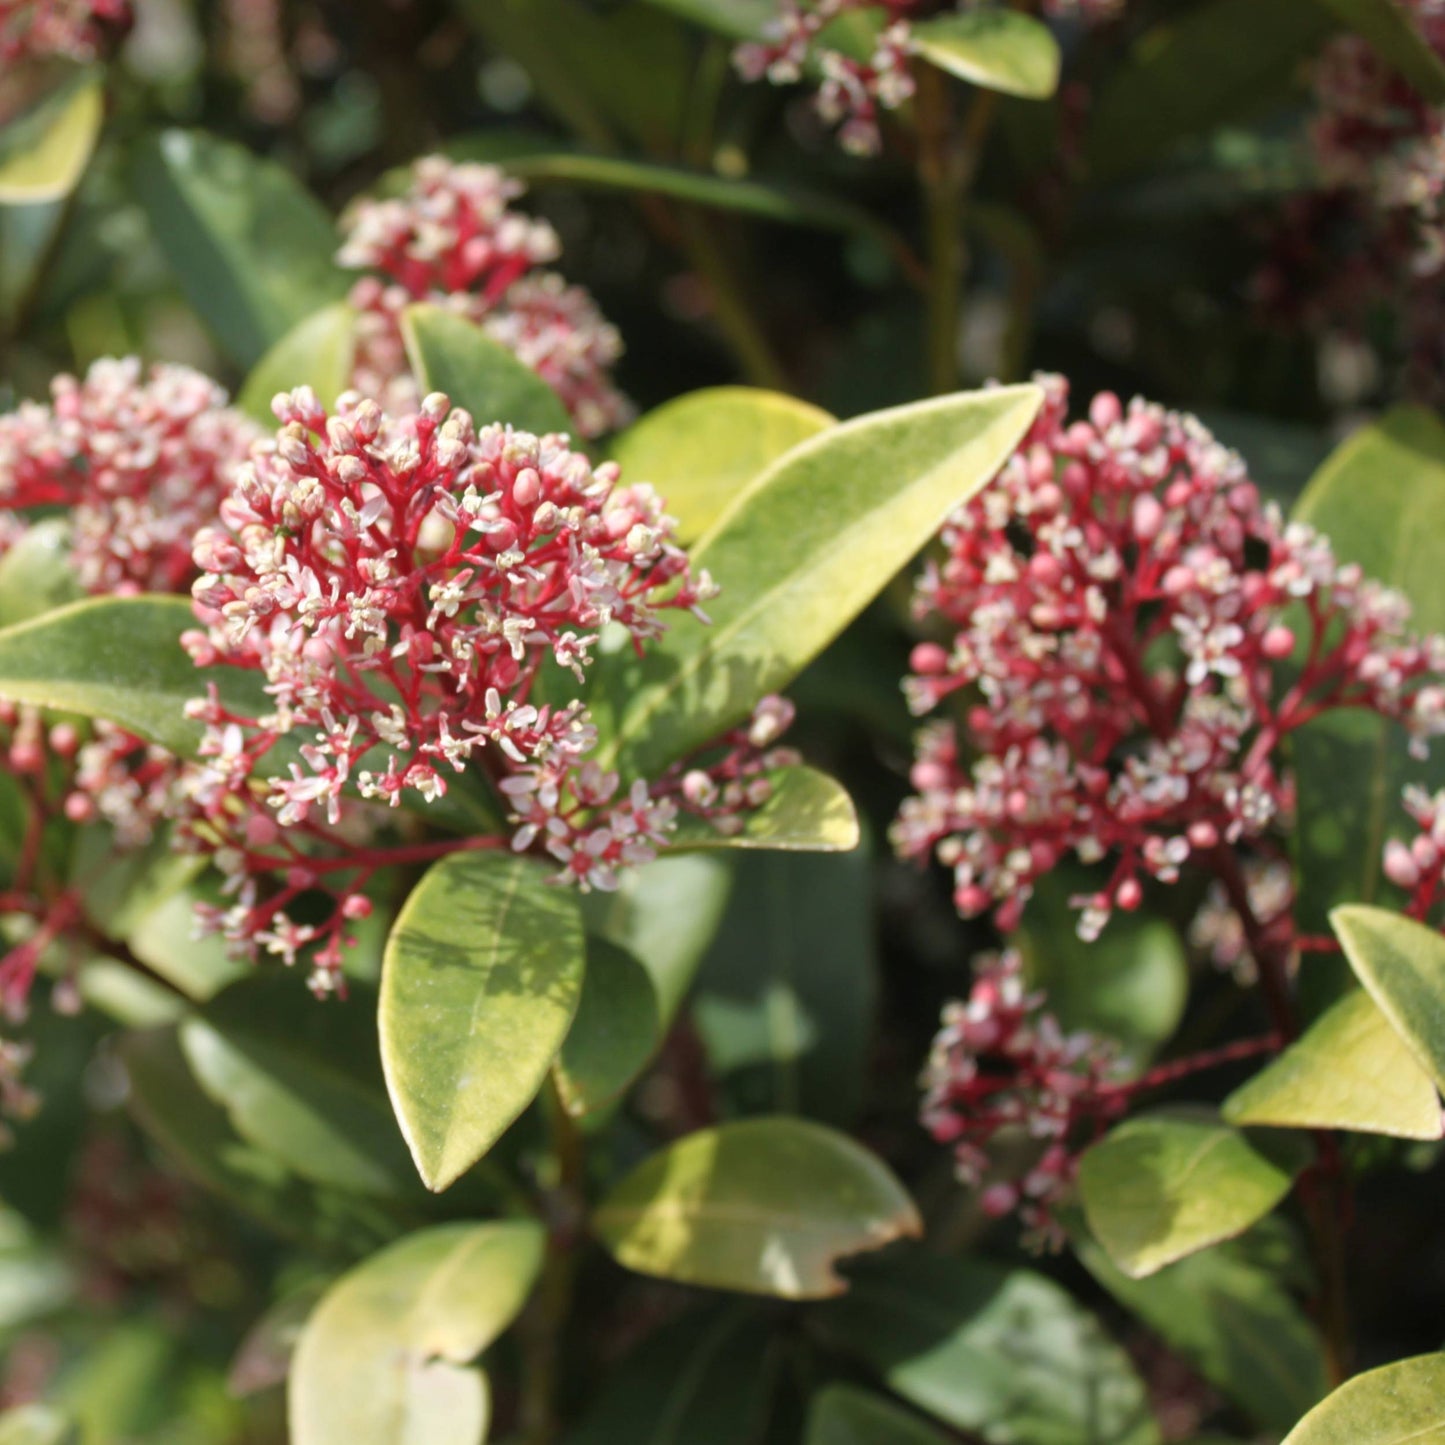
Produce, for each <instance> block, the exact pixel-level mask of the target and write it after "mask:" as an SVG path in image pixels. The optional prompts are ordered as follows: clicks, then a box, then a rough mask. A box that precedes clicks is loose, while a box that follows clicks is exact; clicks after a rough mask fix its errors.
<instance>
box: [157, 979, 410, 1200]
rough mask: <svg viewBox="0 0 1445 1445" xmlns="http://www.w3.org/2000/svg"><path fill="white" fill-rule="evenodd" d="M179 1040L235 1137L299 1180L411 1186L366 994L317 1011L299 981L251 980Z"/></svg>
mask: <svg viewBox="0 0 1445 1445" xmlns="http://www.w3.org/2000/svg"><path fill="white" fill-rule="evenodd" d="M180 1038H181V1047H182V1048H183V1049H184V1050H185V1055H186V1059H187V1062H189V1064H190V1066H191V1070H192V1072H193V1073H194V1074H195V1076H196V1078H197V1080H198V1081H199V1082H200V1085H201V1087H202V1088H203V1089H204V1090H205V1091H206V1093H207V1094H209V1095H210V1097H211V1099H212V1100H213V1101H214V1102H215V1103H216V1104H217V1105H219V1106H220V1107H221V1108H223V1109H224V1110H225V1111H226V1114H227V1117H228V1118H229V1119H230V1121H231V1124H232V1127H233V1128H234V1129H235V1131H236V1132H237V1133H238V1134H239V1135H240V1136H241V1137H242V1138H243V1139H246V1140H247V1141H249V1142H250V1143H252V1144H254V1145H255V1146H256V1147H257V1148H259V1149H264V1150H266V1151H267V1152H268V1153H271V1154H274V1155H275V1156H276V1158H278V1159H279V1160H281V1162H282V1163H283V1164H285V1166H286V1167H287V1168H288V1169H290V1170H291V1171H292V1173H294V1174H296V1175H297V1176H298V1177H299V1178H301V1179H305V1180H309V1181H311V1182H312V1183H315V1184H331V1185H335V1186H336V1187H337V1188H339V1189H346V1190H350V1191H352V1192H355V1193H359V1194H377V1195H392V1194H398V1193H401V1192H402V1191H403V1190H404V1189H405V1187H406V1186H407V1185H408V1184H411V1183H412V1176H411V1172H410V1169H409V1168H408V1163H407V1156H406V1150H405V1148H404V1147H403V1145H402V1141H401V1139H400V1137H399V1136H398V1134H397V1132H396V1128H395V1125H394V1124H393V1122H392V1118H391V1111H390V1110H389V1109H388V1107H387V1101H386V1094H385V1091H384V1090H383V1088H382V1081H381V1076H380V1071H379V1070H378V1069H377V1067H376V1057H377V1043H376V1015H375V1006H374V1004H373V1002H372V1000H371V999H370V998H369V997H368V996H367V994H366V993H365V991H363V992H361V993H360V995H359V996H357V997H353V998H349V999H348V1000H346V1001H345V1002H338V1003H335V1004H329V1005H327V1006H326V1007H324V1008H318V1007H317V1006H316V1002H315V1000H314V999H312V998H311V996H310V994H309V993H308V991H307V989H306V987H305V984H304V980H302V979H301V978H298V977H296V976H295V975H292V974H276V975H272V976H269V977H252V978H248V979H245V980H243V981H242V982H241V983H238V984H233V985H232V986H231V987H230V988H228V989H225V990H224V991H223V992H222V993H220V994H218V995H217V996H216V997H215V998H214V999H212V1000H211V1002H210V1003H208V1004H207V1005H206V1006H205V1008H204V1009H202V1010H200V1011H199V1012H198V1013H196V1014H194V1015H192V1016H191V1017H190V1018H188V1019H186V1020H185V1021H184V1022H183V1023H182V1024H181V1026H180ZM413 1187H414V1185H413Z"/></svg>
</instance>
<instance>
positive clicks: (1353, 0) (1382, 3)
mask: <svg viewBox="0 0 1445 1445" xmlns="http://www.w3.org/2000/svg"><path fill="white" fill-rule="evenodd" d="M1320 3H1321V4H1322V5H1324V6H1325V8H1326V9H1327V10H1330V11H1332V12H1333V13H1334V14H1335V15H1336V16H1337V17H1338V18H1339V19H1340V20H1341V21H1342V22H1343V23H1344V24H1345V25H1347V26H1349V28H1350V29H1351V30H1353V31H1355V32H1356V33H1358V34H1360V35H1362V36H1364V38H1365V39H1366V40H1368V41H1369V42H1370V46H1371V48H1372V49H1373V50H1374V51H1375V53H1376V54H1377V55H1378V56H1379V57H1380V59H1381V60H1383V61H1385V62H1386V63H1387V64H1388V65H1391V66H1393V67H1394V68H1395V69H1396V70H1398V71H1399V72H1400V74H1401V75H1402V76H1404V77H1405V79H1406V80H1408V81H1409V82H1410V84H1411V85H1413V86H1414V87H1415V89H1416V90H1418V91H1419V92H1420V94H1421V95H1423V96H1424V97H1425V99H1426V100H1428V101H1430V102H1431V104H1433V105H1439V104H1441V103H1442V102H1445V62H1442V61H1441V59H1440V57H1439V56H1438V55H1437V54H1436V53H1435V51H1434V50H1433V49H1431V47H1430V44H1429V42H1428V41H1427V40H1426V39H1425V37H1424V35H1423V34H1422V33H1421V31H1420V27H1419V26H1418V25H1417V24H1416V23H1415V20H1414V18H1413V16H1412V15H1411V14H1410V13H1409V11H1407V10H1406V9H1405V7H1404V6H1403V5H1401V4H1400V3H1399V0H1320Z"/></svg>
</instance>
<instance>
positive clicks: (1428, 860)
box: [1384, 787, 1445, 921]
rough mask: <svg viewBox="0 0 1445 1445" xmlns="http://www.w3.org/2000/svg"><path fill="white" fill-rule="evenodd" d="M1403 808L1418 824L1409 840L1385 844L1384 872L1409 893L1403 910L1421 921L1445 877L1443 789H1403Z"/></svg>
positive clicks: (1437, 898)
mask: <svg viewBox="0 0 1445 1445" xmlns="http://www.w3.org/2000/svg"><path fill="white" fill-rule="evenodd" d="M1405 811H1406V812H1407V813H1408V814H1409V815H1410V817H1411V818H1412V819H1413V820H1414V821H1415V823H1416V824H1417V825H1418V827H1419V832H1418V833H1417V834H1416V835H1415V837H1414V838H1412V839H1411V840H1410V842H1408V843H1406V842H1404V841H1403V840H1401V839H1399V838H1392V839H1391V840H1390V841H1389V842H1388V843H1386V844H1385V855H1384V871H1385V876H1386V877H1387V878H1388V879H1389V880H1390V882H1391V883H1393V884H1394V885H1395V886H1396V887H1397V888H1402V889H1404V890H1405V892H1406V893H1407V894H1408V895H1409V902H1408V904H1407V906H1406V910H1405V911H1406V912H1407V913H1408V914H1409V915H1410V916H1411V917H1412V918H1418V919H1421V920H1422V921H1423V920H1424V919H1426V918H1427V917H1428V916H1429V914H1430V912H1431V910H1432V909H1433V908H1434V907H1435V906H1436V904H1438V903H1439V901H1440V897H1441V883H1442V881H1445V791H1441V792H1437V793H1427V792H1426V791H1425V789H1424V788H1418V787H1410V788H1406V789H1405Z"/></svg>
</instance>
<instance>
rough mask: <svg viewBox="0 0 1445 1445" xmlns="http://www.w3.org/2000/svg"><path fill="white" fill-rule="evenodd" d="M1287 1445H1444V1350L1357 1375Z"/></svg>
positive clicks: (1318, 1408)
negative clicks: (1436, 1353)
mask: <svg viewBox="0 0 1445 1445" xmlns="http://www.w3.org/2000/svg"><path fill="white" fill-rule="evenodd" d="M1284 1445H1445V1354H1442V1355H1418V1356H1416V1357H1415V1358H1414V1359H1412V1360H1400V1361H1399V1362H1398V1363H1396V1364H1393V1365H1386V1366H1385V1367H1384V1368H1383V1369H1380V1370H1370V1371H1368V1372H1367V1373H1365V1374H1363V1375H1356V1376H1355V1378H1354V1379H1353V1380H1350V1381H1348V1382H1347V1383H1346V1384H1344V1385H1342V1386H1341V1387H1340V1388H1339V1389H1338V1390H1336V1391H1335V1392H1334V1394H1333V1395H1331V1396H1330V1397H1329V1398H1328V1399H1327V1400H1326V1401H1325V1402H1324V1403H1323V1404H1321V1405H1316V1406H1315V1408H1314V1409H1313V1410H1311V1411H1310V1413H1309V1414H1308V1415H1306V1416H1305V1418H1304V1419H1303V1420H1301V1421H1300V1423H1299V1424H1298V1425H1296V1426H1295V1428H1294V1429H1293V1430H1291V1431H1290V1433H1289V1435H1288V1436H1287V1437H1286V1439H1285V1441H1284Z"/></svg>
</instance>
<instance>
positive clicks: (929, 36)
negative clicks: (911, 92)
mask: <svg viewBox="0 0 1445 1445" xmlns="http://www.w3.org/2000/svg"><path fill="white" fill-rule="evenodd" d="M912 34H913V46H914V49H916V50H917V52H918V53H919V54H920V55H921V56H923V58H924V59H925V60H927V61H929V62H930V63H932V64H933V65H936V66H937V67H938V68H939V69H940V70H946V71H947V72H948V73H949V74H950V75H956V76H957V77H958V78H959V79H960V80H966V81H968V82H969V83H970V84H972V85H978V86H982V87H984V88H985V89H986V90H997V91H1001V92H1002V93H1003V94H1005V95H1021V96H1023V97H1024V98H1025V99H1027V100H1044V99H1046V98H1047V97H1048V96H1051V95H1052V94H1053V93H1054V92H1055V91H1056V90H1057V89H1058V88H1059V63H1060V56H1059V42H1058V41H1057V40H1055V39H1054V37H1053V32H1052V31H1050V30H1049V28H1048V26H1047V25H1044V24H1043V23H1042V22H1041V21H1038V20H1035V19H1033V18H1032V16H1029V15H1024V14H1022V13H1020V12H1019V11H1017V10H1006V9H1002V8H997V9H995V8H990V9H986V10H965V11H963V12H961V13H960V14H957V15H940V16H938V17H937V18H936V19H932V20H920V21H918V22H916V23H915V24H914V26H913V27H912Z"/></svg>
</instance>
